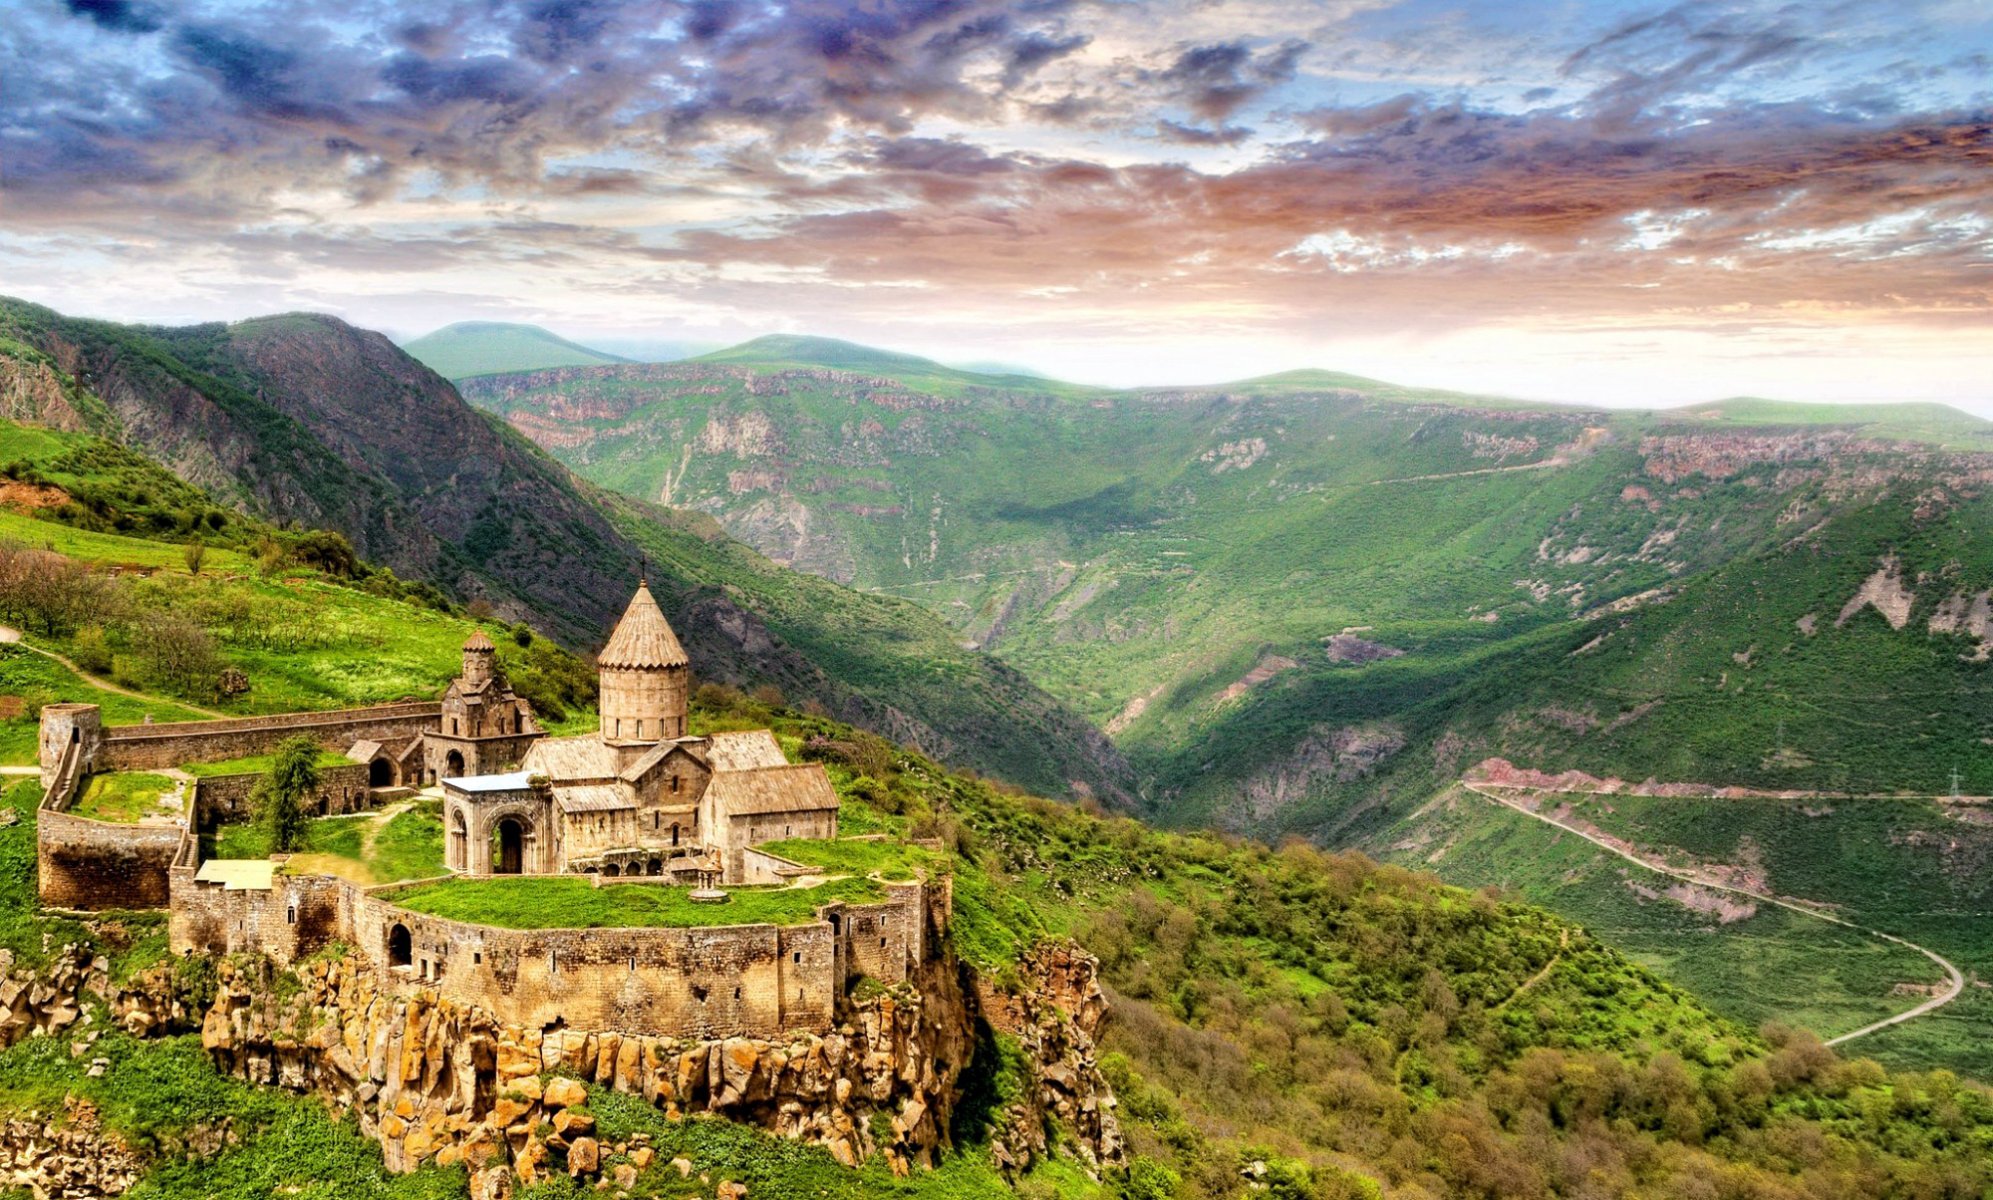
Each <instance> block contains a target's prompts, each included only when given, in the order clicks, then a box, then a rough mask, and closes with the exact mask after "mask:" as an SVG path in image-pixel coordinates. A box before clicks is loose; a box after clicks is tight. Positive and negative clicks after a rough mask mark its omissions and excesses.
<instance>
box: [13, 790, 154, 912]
mask: <svg viewBox="0 0 1993 1200" xmlns="http://www.w3.org/2000/svg"><path fill="white" fill-rule="evenodd" d="M43 804H44V807H43V808H42V809H41V811H40V812H38V813H36V814H35V870H36V874H37V877H38V879H39V882H40V891H41V902H42V903H43V904H46V905H48V906H50V907H51V908H79V909H104V908H159V907H162V906H163V905H165V904H166V902H167V898H168V894H169V888H168V883H167V870H168V868H169V867H171V866H172V865H173V861H174V858H175V856H176V855H177V854H178V853H179V850H180V843H181V841H182V840H183V839H184V838H185V837H186V834H187V828H186V825H185V823H184V822H178V821H175V822H171V823H161V824H152V825H137V824H130V823H122V822H115V821H95V820H91V819H90V818H88V817H78V816H72V815H71V814H69V813H66V812H62V811H60V810H59V809H54V808H50V807H47V801H44V802H43Z"/></svg>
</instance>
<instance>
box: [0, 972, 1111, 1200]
mask: <svg viewBox="0 0 1993 1200" xmlns="http://www.w3.org/2000/svg"><path fill="white" fill-rule="evenodd" d="M1019 972H1020V976H1021V979H1022V982H1021V984H1020V985H1019V986H1018V987H1017V988H1016V989H1015V990H1011V989H1006V988H998V987H996V986H994V985H993V984H991V983H990V982H989V981H988V980H985V979H982V978H980V977H977V976H976V975H974V973H972V972H970V971H968V970H966V969H965V968H963V967H962V966H961V965H960V964H958V963H956V962H955V961H953V960H952V959H949V960H945V961H942V962H938V963H935V964H933V965H931V966H929V967H928V968H926V969H925V970H923V971H922V972H921V973H919V975H918V976H917V977H916V978H915V979H914V980H913V981H912V982H911V983H910V984H908V985H903V986H900V987H895V988H892V989H889V990H886V991H884V992H881V993H879V994H877V995H875V996H871V997H869V998H867V999H864V1000H854V1001H853V1002H851V1004H850V1005H849V1007H848V1010H847V1011H846V1012H845V1013H844V1014H843V1019H842V1021H841V1023H840V1024H839V1025H838V1027H837V1028H836V1029H834V1030H833V1031H832V1032H829V1033H826V1034H821V1035H819V1034H805V1033H797V1034H792V1035H790V1036H788V1037H786V1038H780V1039H763V1038H746V1037H732V1038H720V1039H685V1038H676V1039H675V1038H660V1037H641V1036H623V1035H620V1034H617V1033H613V1032H606V1031H583V1030H573V1029H566V1028H561V1027H552V1028H547V1029H525V1028H521V1027H518V1026H513V1025H502V1024H500V1023H498V1022H496V1021H495V1020H493V1019H492V1017H491V1016H490V1014H489V1013H487V1012H486V1011H485V1010H483V1009H482V1008H479V1007H477V1006H473V1005H462V1004H455V1003H452V1002H449V1001H446V1000H443V999H441V998H439V997H437V996H436V995H435V994H434V993H428V992H424V993H418V994H417V995H416V996H414V997H413V998H403V997H399V996H395V995H392V994H389V993H386V992H383V991H381V990H380V989H379V988H378V987H377V986H376V985H375V981H374V976H373V973H372V969H371V967H370V965H369V964H367V963H366V962H365V961H364V960H361V959H357V958H349V959H336V958H329V959H322V960H318V961H313V962H310V963H308V964H303V965H301V966H300V968H299V969H298V970H297V971H296V972H295V974H294V975H290V976H286V975H284V974H283V973H281V972H280V971H279V970H278V968H277V967H276V966H275V965H274V964H272V963H270V962H269V961H268V960H264V959H255V958H248V957H243V956H238V957H234V958H230V959H226V960H222V961H221V962H219V963H218V964H216V969H215V975H214V980H215V990H214V996H213V1000H212V1003H211V1004H207V1005H206V1007H205V1008H204V1009H203V1008H202V1007H200V1002H198V1001H195V1000H193V999H192V998H191V996H190V993H194V992H199V991H201V990H202V989H200V988H190V987H189V986H187V985H186V984H185V983H184V981H182V980H180V979H178V978H177V977H176V973H175V970H174V967H173V966H172V965H170V964H168V965H162V966H158V967H154V968H152V969H150V970H147V971H144V972H140V973H138V974H137V975H135V976H134V977H133V978H131V979H130V980H127V981H125V982H123V983H119V982H117V981H115V980H114V979H113V978H112V976H111V974H110V970H109V962H108V960H107V959H105V958H103V957H101V956H93V955H91V954H90V953H88V952H87V951H85V950H82V949H80V948H78V947H74V946H70V947H64V948H63V949H62V950H61V951H60V952H59V953H58V954H57V955H56V956H55V957H54V958H53V959H52V960H51V961H50V962H49V964H48V965H47V966H45V967H43V968H42V969H40V970H39V971H31V970H28V969H25V968H16V967H15V966H14V964H13V958H12V956H11V955H8V954H6V952H4V951H0V1046H5V1045H11V1044H12V1043H13V1042H15V1041H18V1040H20V1039H22V1038H25V1037H30V1036H66V1037H70V1038H72V1039H76V1038H83V1039H84V1040H79V1041H77V1042H76V1046H77V1047H78V1049H77V1052H78V1053H87V1052H88V1047H89V1044H90V1043H91V1042H92V1041H94V1035H89V1036H87V1037H85V1034H84V1029H85V1027H86V1026H88V1025H89V1024H90V1023H91V1016H90V1012H91V1007H92V1005H91V1001H92V1000H93V999H94V1000H97V1001H101V1002H102V1003H103V1004H104V1005H105V1007H106V1009H107V1010H108V1013H109V1015H110V1017H111V1019H112V1020H113V1021H114V1022H116V1023H117V1024H118V1025H119V1026H120V1027H122V1028H123V1029H125V1030H126V1031H127V1032H129V1033H132V1034H135V1035H140V1036H147V1035H157V1034H162V1033H167V1032H173V1031H178V1030H184V1029H188V1028H193V1027H195V1026H196V1025H198V1027H199V1029H200V1031H201V1043H202V1045H203V1047H205V1048H206V1049H207V1051H208V1052H209V1054H210V1056H211V1057H212V1058H213V1060H214V1062H215V1064H216V1066H217V1067H218V1068H219V1069H221V1070H223V1071H225V1072H227V1073H229V1074H232V1075H234V1076H236V1077H238V1078H240V1079H243V1080H245V1081H247V1082H251V1083H257V1084H265V1085H274V1086H279V1087H284V1088H288V1089H290V1090H292V1091H297V1092H307V1093H317V1094H319V1095H321V1096H323V1097H325V1099H326V1100H327V1101H328V1102H330V1103H331V1104H333V1105H334V1106H335V1107H338V1108H340V1109H344V1110H350V1111H352V1112H354V1113H355V1114H356V1115H357V1117H358V1119H359V1123H360V1127H361V1129H362V1130H364V1131H365V1132H366V1133H368V1134H369V1135H370V1136H373V1137H375V1138H377V1139H378V1140H379V1142H380V1143H381V1147H382V1152H383V1154H384V1156H385V1158H386V1162H387V1165H388V1167H389V1168H390V1169H391V1170H397V1171H406V1170H413V1169H414V1168H416V1167H418V1166H420V1165H422V1164H423V1163H426V1162H436V1163H439V1164H442V1165H450V1164H453V1163H462V1164H464V1165H465V1166H466V1167H467V1168H468V1169H469V1170H470V1171H471V1173H472V1186H471V1194H472V1195H473V1196H477V1197H503V1196H509V1195H511V1194H512V1192H513V1189H514V1186H515V1184H516V1183H525V1184H532V1183H534V1182H536V1181H538V1180H541V1179H544V1178H546V1177H547V1176H548V1175H550V1174H552V1173H555V1172H562V1173H567V1174H571V1175H574V1176H576V1177H588V1178H590V1179H593V1178H596V1177H598V1176H599V1177H600V1178H601V1179H604V1180H607V1181H609V1182H610V1184H612V1185H613V1184H615V1183H616V1182H617V1181H618V1180H619V1179H621V1178H623V1177H626V1176H633V1173H634V1171H639V1170H641V1169H642V1168H643V1166H644V1165H647V1164H648V1162H649V1161H650V1159H651V1158H652V1157H653V1152H652V1150H651V1149H650V1147H649V1146H648V1145H647V1144H646V1143H645V1142H644V1141H643V1139H641V1138H632V1139H630V1140H628V1141H610V1140H608V1139H606V1138H604V1137H603V1136H601V1131H599V1130H598V1129H597V1128H596V1125H595V1118H594V1116H593V1115H592V1113H591V1112H590V1110H589V1109H588V1107H587V1103H588V1097H589V1094H590V1091H591V1090H602V1089H607V1090H610V1091H615V1092H623V1093H628V1094H631V1095H637V1096H642V1097H643V1098H644V1099H645V1100H647V1101H649V1102H651V1103H652V1104H655V1105H656V1106H657V1107H658V1108H659V1109H661V1110H662V1111H663V1113H664V1115H665V1116H666V1117H667V1118H670V1119H679V1118H685V1117H693V1116H699V1115H711V1116H716V1117H723V1118H725V1119H727V1120H731V1121H737V1122H742V1123H745V1124H751V1125H755V1126H758V1127H760V1128H763V1129H766V1130H768V1131H769V1132H771V1133H773V1134H775V1135H777V1136H780V1137H785V1138H792V1139H796V1140H799V1141H806V1142H812V1143H816V1144H819V1145H822V1146H824V1147H826V1148H827V1149H828V1150H829V1151H830V1153H831V1154H832V1155H833V1156H834V1157H836V1158H837V1159H838V1161H840V1162H842V1163H845V1164H846V1165H856V1164H858V1163H859V1162H861V1161H863V1160H865V1159H867V1158H870V1157H872V1156H873V1155H881V1156H883V1157H884V1159H885V1161H886V1162H887V1163H888V1164H889V1165H890V1166H891V1167H892V1169H893V1170H894V1171H895V1172H898V1173H905V1172H907V1171H909V1170H911V1169H913V1168H915V1167H917V1166H923V1165H932V1164H933V1163H935V1162H936V1160H937V1159H938V1157H939V1155H940V1153H941V1152H942V1151H943V1150H944V1149H947V1148H949V1146H950V1136H951V1133H950V1130H951V1122H952V1120H953V1118H954V1116H955V1108H956V1102H957V1099H958V1097H959V1095H960V1093H961V1087H960V1081H961V1074H962V1072H963V1070H964V1069H965V1068H967V1067H969V1066H970V1065H971V1064H972V1063H973V1062H974V1060H975V1056H976V1053H977V1050H976V1046H977V1041H978V1030H979V1028H981V1026H982V1023H984V1022H987V1023H988V1026H989V1027H990V1028H991V1029H993V1030H994V1031H996V1032H997V1033H1000V1034H1003V1035H1007V1036H1009V1037H1012V1038H1015V1039H1016V1041H1017V1043H1018V1045H1019V1046H1020V1048H1021V1049H1022V1051H1023V1055H1024V1060H1025V1067H1026V1074H1027V1076H1028V1083H1027V1087H1026V1089H1025V1094H1024V1095H1023V1096H1022V1097H1020V1098H1019V1099H1018V1100H1017V1101H1015V1102H1014V1103H1013V1104H1012V1105H1011V1106H1010V1107H1008V1108H1007V1109H1004V1110H1001V1111H999V1112H997V1113H996V1114H994V1116H993V1118H992V1121H991V1125H992V1128H991V1129H990V1130H989V1133H990V1141H991V1153H992V1154H993V1156H994V1157H995V1159H996V1161H997V1163H998V1165H999V1166H1002V1167H1005V1168H1006V1169H1016V1170H1021V1169H1023V1168H1025V1167H1027V1166H1029V1165H1030V1164H1031V1163H1032V1162H1033V1161H1034V1160H1036V1159H1038V1158H1041V1157H1043V1156H1044V1155H1045V1154H1047V1153H1048V1148H1049V1146H1050V1143H1051V1129H1052V1125H1053V1123H1054V1122H1056V1123H1057V1124H1058V1126H1059V1127H1060V1128H1061V1129H1063V1130H1064V1131H1065V1132H1067V1133H1069V1134H1070V1135H1071V1136H1072V1138H1073V1140H1074V1142H1075V1143H1076V1144H1077V1145H1078V1146H1079V1148H1080V1150H1081V1152H1082V1153H1083V1154H1084V1155H1086V1156H1087V1157H1088V1158H1090V1159H1091V1160H1092V1161H1093V1162H1094V1163H1095V1164H1097V1165H1114V1164H1118V1163H1120V1162H1122V1161H1123V1158H1124V1151H1123V1148H1122V1142H1121V1137H1120V1131H1119V1127H1118V1126H1117V1124H1116V1122H1115V1118H1114V1097H1113V1093H1112V1092H1111V1090H1110V1089H1109V1088H1108V1086H1107V1084H1106V1082H1105V1080H1104V1079H1103V1078H1102V1076H1101V1074H1100V1071H1099V1067H1098V1064H1097V1061H1096V1056H1095V1038H1096V1037H1097V1036H1098V1034H1099V1031H1100V1026H1101V1023H1102V1021H1103V1020H1104V1019H1105V1017H1106V1014H1107V1000H1106V996H1105V995H1104V993H1103V992H1102V990H1101V987H1100V984H1099V981H1098V977H1097V976H1098V965H1097V963H1096V962H1095V960H1094V959H1093V958H1092V957H1091V956H1089V955H1087V954H1086V953H1085V952H1084V951H1082V950H1080V949H1078V948H1077V947H1074V946H1070V945H1047V946H1041V947H1038V948H1036V949H1034V950H1031V951H1029V952H1027V953H1026V955H1025V956H1024V957H1023V958H1022V959H1021V960H1020V962H1019ZM205 999H206V997H205V996H202V997H201V1001H205ZM190 1005H191V1006H192V1007H190ZM68 1108H69V1111H67V1112H65V1113H63V1114H52V1113H51V1114H23V1115H21V1116H18V1117H16V1118H14V1119H12V1120H10V1121H8V1122H7V1123H6V1124H4V1125H0V1189H4V1188H7V1187H22V1188H27V1189H29V1190H30V1191H31V1192H33V1194H35V1195H37V1196H97V1195H116V1194H118V1193H119V1192H121V1191H123V1190H124V1189H125V1188H126V1187H128V1186H129V1185H130V1184H131V1183H132V1182H133V1180H135V1179H136V1178H137V1177H138V1176H139V1175H140V1174H141V1173H142V1172H143V1170H144V1168H145V1165H146V1164H145V1161H144V1159H143V1158H142V1157H141V1156H140V1155H139V1154H138V1153H137V1152H135V1151H134V1150H132V1149H131V1148H130V1147H128V1146H126V1145H125V1144H124V1143H123V1142H121V1141H119V1140H117V1139H116V1138H114V1137H109V1136H107V1135H105V1134H103V1133H102V1132H101V1130H99V1128H98V1125H97V1123H96V1119H95V1113H94V1110H90V1109H88V1106H87V1105H80V1104H78V1103H76V1102H74V1101H72V1102H71V1103H70V1104H69V1106H68Z"/></svg>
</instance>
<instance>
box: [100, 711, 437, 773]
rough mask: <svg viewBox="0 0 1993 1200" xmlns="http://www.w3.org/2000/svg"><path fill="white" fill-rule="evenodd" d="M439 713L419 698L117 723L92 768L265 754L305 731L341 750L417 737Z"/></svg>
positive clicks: (169, 764) (175, 763)
mask: <svg viewBox="0 0 1993 1200" xmlns="http://www.w3.org/2000/svg"><path fill="white" fill-rule="evenodd" d="M441 711H442V706H441V705H440V704H437V703H436V702H434V701H423V702H419V703H409V704H380V705H375V706H374V707H372V708H349V709H341V710H338V711H336V712H316V713H281V714H278V715H276V716H268V717H241V718H231V719H228V720H221V721H181V722H176V723H173V724H166V725H116V726H112V727H111V728H109V729H106V730H104V740H103V745H102V747H101V748H100V749H99V751H98V753H97V759H96V762H95V763H93V764H92V769H94V770H99V771H138V770H157V769H158V768H160V767H177V766H181V765H183V764H186V763H190V762H221V761H224V760H226V759H231V758H246V757H249V756H251V755H257V754H268V753H270V752H271V751H273V750H275V749H276V748H277V746H278V744H279V743H281V742H282V741H283V740H284V739H285V738H287V737H290V736H291V735H293V734H298V733H306V734H310V735H311V736H312V737H314V738H317V739H318V741H319V743H320V744H321V745H323V746H325V747H327V748H328V749H338V750H344V749H345V748H346V747H348V746H350V745H352V744H353V743H354V742H356V741H361V740H367V741H376V742H390V741H395V740H398V739H405V738H411V737H416V736H418V735H420V734H422V733H424V732H426V731H427V730H429V729H432V728H434V727H435V724H436V717H437V714H438V713H440V712H441Z"/></svg>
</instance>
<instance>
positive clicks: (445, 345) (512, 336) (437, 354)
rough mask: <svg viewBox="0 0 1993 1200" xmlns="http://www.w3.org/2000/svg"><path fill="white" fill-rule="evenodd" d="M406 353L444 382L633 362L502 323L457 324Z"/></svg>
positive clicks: (406, 346) (421, 340)
mask: <svg viewBox="0 0 1993 1200" xmlns="http://www.w3.org/2000/svg"><path fill="white" fill-rule="evenodd" d="M402 350H403V351H405V352H406V353H407V354H408V355H409V356H410V357H411V358H414V359H415V360H416V361H418V362H420V363H422V364H423V365H424V366H426V367H428V368H429V369H430V370H432V371H434V372H436V373H437V374H438V375H441V376H443V377H444V378H446V379H468V378H470V377H471V376H474V375H495V374H498V373H499V372H502V371H535V370H539V369H541V368H543V367H594V366H601V365H603V364H604V363H618V362H628V361H629V360H628V359H626V358H622V357H620V356H618V355H614V354H609V353H607V352H605V351H602V350H593V349H590V348H589V347H587V346H583V345H581V344H580V343H578V342H571V341H569V340H567V339H566V338H564V337H561V336H560V335H559V334H556V333H553V332H551V331H549V330H545V329H542V328H540V327H539V326H538V325H515V324H510V323H507V322H503V321H459V322H458V323H457V324H455V325H446V326H444V327H443V328H441V329H438V330H437V331H436V332H434V333H430V334H425V335H424V336H422V337H419V338H416V339H415V340H414V341H412V342H408V343H406V344H404V345H403V346H402Z"/></svg>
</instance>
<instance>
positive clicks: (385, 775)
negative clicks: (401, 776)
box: [367, 758, 394, 788]
mask: <svg viewBox="0 0 1993 1200" xmlns="http://www.w3.org/2000/svg"><path fill="white" fill-rule="evenodd" d="M367 786H368V787H377V788H384V787H393V786H394V764H393V763H391V762H389V761H388V760H387V759H385V758H377V759H375V760H374V761H372V762H370V763H368V764H367Z"/></svg>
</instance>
